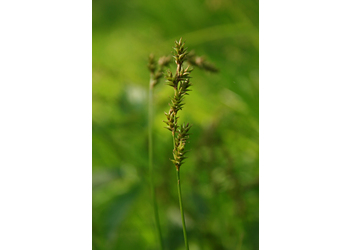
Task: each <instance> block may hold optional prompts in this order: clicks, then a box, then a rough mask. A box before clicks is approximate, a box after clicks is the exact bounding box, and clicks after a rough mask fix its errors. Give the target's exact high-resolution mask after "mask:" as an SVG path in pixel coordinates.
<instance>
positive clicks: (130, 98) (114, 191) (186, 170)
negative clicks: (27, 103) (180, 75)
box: [92, 0, 259, 250]
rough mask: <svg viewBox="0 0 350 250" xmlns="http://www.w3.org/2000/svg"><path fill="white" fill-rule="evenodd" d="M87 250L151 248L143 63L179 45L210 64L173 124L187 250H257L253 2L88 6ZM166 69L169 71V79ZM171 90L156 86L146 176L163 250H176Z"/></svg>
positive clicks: (103, 1) (111, 1)
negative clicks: (177, 126) (182, 133)
mask: <svg viewBox="0 0 350 250" xmlns="http://www.w3.org/2000/svg"><path fill="white" fill-rule="evenodd" d="M92 28H93V33H92V44H93V47H92V48H93V51H92V74H93V75H92V87H93V89H92V93H93V96H92V157H93V158H92V163H93V166H92V171H93V203H92V209H93V218H92V223H93V225H92V226H93V232H92V236H93V237H92V238H93V242H92V245H93V249H96V250H98V249H102V250H103V249H106V250H107V249H122V250H124V249H125V250H129V249H159V243H158V238H157V234H156V229H155V223H154V217H153V210H152V205H151V204H152V203H151V195H150V187H149V174H148V133H147V112H148V109H147V103H148V99H147V94H148V87H149V71H148V69H147V63H148V55H149V54H150V53H154V54H155V56H156V57H159V56H162V55H169V54H170V53H172V50H173V49H172V47H173V46H174V41H175V40H178V39H179V38H180V37H183V39H184V40H185V41H186V46H187V47H188V48H189V50H194V51H195V52H196V53H197V54H198V55H204V56H205V57H206V59H207V60H208V61H210V62H212V63H213V64H215V65H216V67H217V68H219V70H220V72H219V73H217V74H214V73H207V72H203V71H201V70H200V69H198V68H195V70H194V71H193V73H192V77H193V79H192V83H193V87H192V90H193V91H192V92H190V95H189V96H187V97H186V99H185V103H186V105H185V106H184V109H183V111H181V112H180V113H179V115H180V121H179V122H180V123H183V122H189V123H191V124H193V127H192V129H191V133H192V134H191V138H190V144H189V147H188V149H190V150H191V151H190V152H189V153H188V155H187V156H188V159H187V161H186V162H185V164H184V165H183V166H182V168H181V180H182V193H183V202H184V209H185V214H186V220H187V230H188V239H189V243H190V249H191V250H197V249H204V250H205V249H208V250H209V249H238V250H253V249H258V248H259V168H258V162H259V135H258V131H259V3H258V1H257V0H239V1H238V0H236V1H234V0H232V1H230V0H190V1H173V0H171V1H156V0H149V1H143V0H128V1H121V0H119V1H118V0H94V1H93V19H92ZM174 68H175V67H174V66H172V68H171V69H172V70H173V71H174ZM172 94H173V90H172V88H170V87H169V86H166V85H165V84H164V81H163V80H162V81H161V83H160V84H159V85H157V86H156V88H155V89H154V105H155V106H154V128H153V131H154V139H153V142H154V168H155V185H156V193H157V199H158V206H159V213H160V221H161V227H162V231H163V236H164V241H165V244H166V247H167V249H169V250H176V249H185V247H184V242H183V234H182V226H181V217H180V211H179V205H178V196H177V187H176V171H175V167H174V166H173V165H172V163H171V162H170V161H169V158H171V155H172V137H171V134H170V132H169V131H168V130H166V129H164V128H163V127H164V126H165V124H164V123H163V122H162V121H163V120H165V116H164V112H165V111H168V110H169V106H168V102H169V97H170V96H171V95H172Z"/></svg>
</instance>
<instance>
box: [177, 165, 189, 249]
mask: <svg viewBox="0 0 350 250" xmlns="http://www.w3.org/2000/svg"><path fill="white" fill-rule="evenodd" d="M176 172H177V191H178V193H179V203H180V211H181V219H182V229H183V233H184V240H185V245H186V249H187V250H189V247H188V242H187V232H186V223H185V216H184V211H183V208H182V195H181V184H180V169H177V170H176Z"/></svg>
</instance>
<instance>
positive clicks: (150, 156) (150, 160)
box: [148, 76, 164, 250]
mask: <svg viewBox="0 0 350 250" xmlns="http://www.w3.org/2000/svg"><path fill="white" fill-rule="evenodd" d="M152 83H153V77H152V76H151V81H150V86H149V95H148V163H149V172H150V183H151V196H152V202H153V211H154V218H155V222H156V227H157V231H158V236H159V242H160V247H161V249H162V250H164V244H163V237H162V231H161V229H160V222H159V213H158V205H157V200H156V190H155V187H154V181H153V139H152V137H153V130H152V128H153V124H152V121H153V84H152Z"/></svg>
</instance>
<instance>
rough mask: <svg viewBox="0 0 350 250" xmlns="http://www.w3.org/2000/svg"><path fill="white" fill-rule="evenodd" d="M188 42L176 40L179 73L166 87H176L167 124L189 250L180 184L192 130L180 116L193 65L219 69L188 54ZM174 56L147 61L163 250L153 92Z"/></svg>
mask: <svg viewBox="0 0 350 250" xmlns="http://www.w3.org/2000/svg"><path fill="white" fill-rule="evenodd" d="M184 45H185V43H184V42H182V38H180V40H179V41H175V48H174V49H175V54H174V56H173V57H174V58H175V63H176V73H175V75H174V76H173V74H172V73H171V71H168V72H167V73H166V74H165V78H166V83H167V85H169V86H171V87H173V88H174V91H175V93H174V97H173V98H172V99H171V104H170V110H169V113H165V115H166V117H167V121H164V122H165V123H166V124H167V127H166V128H167V129H169V130H170V131H171V133H172V137H173V145H174V149H173V157H174V159H172V160H171V161H172V162H173V163H174V165H175V167H176V171H177V187H178V195H179V204H180V211H181V218H182V225H183V233H184V240H185V245H186V249H189V248H188V241H187V232H186V223H185V217H184V211H183V206H182V195H181V185H180V166H181V165H182V164H183V160H184V159H185V158H186V157H185V156H184V155H185V153H186V151H185V145H186V142H187V140H188V139H189V133H188V132H189V130H190V128H191V125H189V124H187V125H185V124H183V125H181V126H178V124H177V121H178V116H177V113H178V111H179V110H181V109H182V106H183V105H184V104H183V99H184V97H185V95H188V91H190V89H189V87H190V86H191V83H190V73H191V71H192V69H190V66H195V67H198V68H199V69H202V70H205V71H209V72H218V69H217V68H216V67H215V66H214V65H213V64H211V63H209V62H207V61H206V59H205V58H204V57H203V56H197V55H196V54H195V52H194V51H191V52H189V53H188V52H187V49H186V48H185V47H184ZM170 60H171V57H170V56H162V57H160V58H159V60H158V62H157V63H156V60H155V57H154V55H153V54H151V55H150V56H149V61H148V69H149V71H150V83H149V95H148V137H149V140H148V143H149V145H148V146H149V147H148V152H149V171H150V185H151V194H152V203H153V210H154V217H155V223H156V228H157V232H158V237H159V241H160V246H161V249H162V250H163V249H164V243H163V238H162V231H161V227H160V222H159V214H158V205H157V199H156V193H155V186H154V180H153V176H154V167H153V139H152V138H153V90H154V87H155V86H156V85H157V84H158V83H159V81H160V78H161V77H162V76H163V75H164V73H163V71H164V68H165V67H168V66H169V64H170ZM184 62H187V64H188V66H187V68H186V69H185V68H184Z"/></svg>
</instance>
